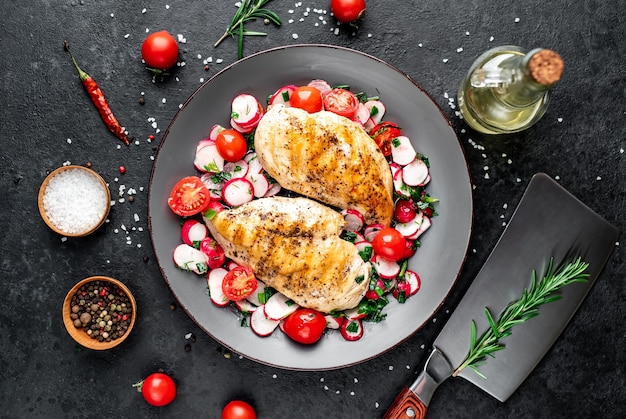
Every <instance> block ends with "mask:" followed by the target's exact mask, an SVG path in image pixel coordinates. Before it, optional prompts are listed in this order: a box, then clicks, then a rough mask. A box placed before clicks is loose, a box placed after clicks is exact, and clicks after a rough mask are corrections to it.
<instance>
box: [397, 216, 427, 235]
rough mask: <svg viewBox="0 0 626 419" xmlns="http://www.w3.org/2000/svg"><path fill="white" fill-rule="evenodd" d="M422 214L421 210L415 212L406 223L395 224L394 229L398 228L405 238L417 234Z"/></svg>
mask: <svg viewBox="0 0 626 419" xmlns="http://www.w3.org/2000/svg"><path fill="white" fill-rule="evenodd" d="M422 221H423V215H422V212H421V211H418V212H417V213H416V214H415V217H414V218H413V219H412V220H411V221H409V222H408V223H398V224H396V225H395V229H396V230H398V231H399V232H400V233H401V234H402V235H403V236H404V237H405V238H410V237H412V236H413V235H414V234H417V232H418V231H419V229H420V228H421V226H422Z"/></svg>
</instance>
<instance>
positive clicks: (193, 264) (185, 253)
mask: <svg viewBox="0 0 626 419" xmlns="http://www.w3.org/2000/svg"><path fill="white" fill-rule="evenodd" d="M172 258H173V259H174V263H175V264H176V266H177V267H178V268H180V269H182V270H184V271H191V272H195V273H197V274H199V275H202V274H205V273H207V271H208V267H207V259H206V256H205V254H204V253H202V252H201V251H199V250H198V249H196V248H195V247H192V246H189V245H188V244H184V243H183V244H179V245H178V246H176V247H175V248H174V251H173V252H172Z"/></svg>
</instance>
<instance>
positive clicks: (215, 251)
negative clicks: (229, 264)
mask: <svg viewBox="0 0 626 419" xmlns="http://www.w3.org/2000/svg"><path fill="white" fill-rule="evenodd" d="M199 250H200V251H201V252H202V253H204V254H205V255H206V259H207V266H208V267H209V269H216V268H220V267H222V266H223V265H224V263H225V262H226V254H225V253H224V249H222V246H220V245H219V243H218V242H217V241H216V240H215V239H214V238H213V237H211V236H207V237H205V238H204V239H202V240H201V241H200V245H199Z"/></svg>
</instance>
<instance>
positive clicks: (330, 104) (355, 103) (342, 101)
mask: <svg viewBox="0 0 626 419" xmlns="http://www.w3.org/2000/svg"><path fill="white" fill-rule="evenodd" d="M324 109H325V110H327V111H329V112H333V113H336V114H337V115H341V116H345V117H346V118H351V119H352V118H353V117H354V115H355V114H356V111H357V109H359V99H358V98H357V97H356V95H355V94H354V93H352V92H351V91H349V90H346V89H339V88H336V89H332V90H329V91H328V92H326V93H324Z"/></svg>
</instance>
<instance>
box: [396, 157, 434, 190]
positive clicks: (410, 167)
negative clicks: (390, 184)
mask: <svg viewBox="0 0 626 419" xmlns="http://www.w3.org/2000/svg"><path fill="white" fill-rule="evenodd" d="M426 178H428V166H426V163H424V160H422V159H415V160H413V161H412V162H411V163H409V164H407V165H406V166H404V168H402V180H403V181H404V183H406V184H407V185H409V186H420V185H425V182H426Z"/></svg>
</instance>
